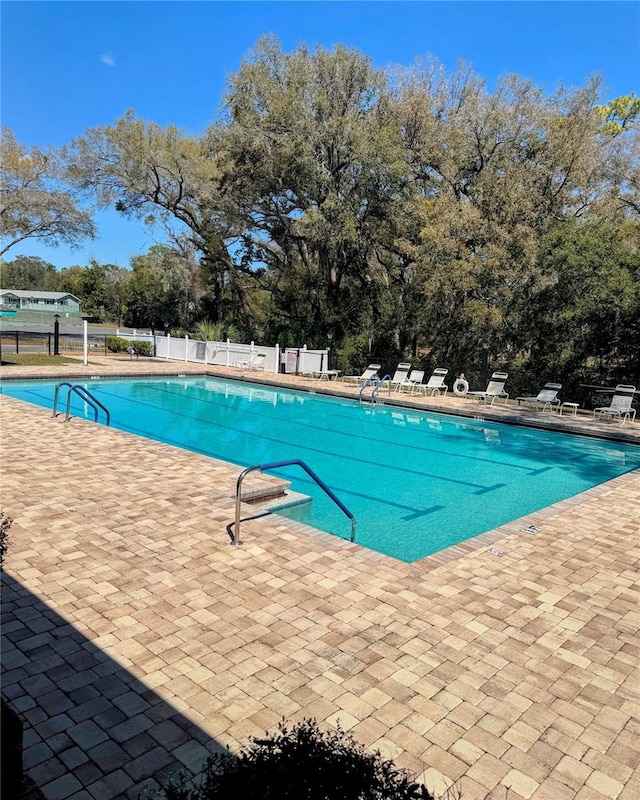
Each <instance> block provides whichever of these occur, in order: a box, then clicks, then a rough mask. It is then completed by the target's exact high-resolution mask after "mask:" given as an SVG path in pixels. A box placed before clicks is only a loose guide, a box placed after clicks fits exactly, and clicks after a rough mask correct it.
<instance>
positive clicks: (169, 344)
mask: <svg viewBox="0 0 640 800" xmlns="http://www.w3.org/2000/svg"><path fill="white" fill-rule="evenodd" d="M166 338H167V354H166V356H165V358H166V359H167V360H168V359H169V350H171V334H170V333H168V334H167V337H166Z"/></svg>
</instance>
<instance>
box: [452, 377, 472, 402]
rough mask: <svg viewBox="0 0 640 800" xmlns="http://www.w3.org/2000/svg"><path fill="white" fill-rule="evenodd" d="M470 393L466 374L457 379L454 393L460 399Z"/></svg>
mask: <svg viewBox="0 0 640 800" xmlns="http://www.w3.org/2000/svg"><path fill="white" fill-rule="evenodd" d="M468 391H469V381H468V380H467V379H466V378H465V377H464V372H461V373H460V377H459V378H456V380H455V381H454V384H453V393H454V394H455V395H457V396H458V397H463V396H464V395H465V394H466V393H467V392H468Z"/></svg>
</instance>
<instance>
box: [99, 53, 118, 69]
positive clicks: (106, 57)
mask: <svg viewBox="0 0 640 800" xmlns="http://www.w3.org/2000/svg"><path fill="white" fill-rule="evenodd" d="M100 61H101V62H102V63H103V64H106V65H107V66H108V67H115V65H116V60H115V58H114V57H113V56H112V55H111V53H103V54H102V55H101V56H100Z"/></svg>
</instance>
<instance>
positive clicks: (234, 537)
mask: <svg viewBox="0 0 640 800" xmlns="http://www.w3.org/2000/svg"><path fill="white" fill-rule="evenodd" d="M291 466H298V467H302V469H303V470H304V471H305V472H306V473H307V475H309V477H311V478H313V480H314V481H315V482H316V483H317V484H318V486H319V487H320V488H321V489H322V491H323V492H324V493H325V494H327V495H328V496H329V497H330V498H331V499H332V500H333V502H334V503H335V504H336V505H337V506H338V508H339V509H340V510H341V511H342V512H344V513H345V514H346V515H347V517H349V519H350V520H351V540H350V541H352V542H355V540H356V518H355V517H354V516H353V514H352V513H351V512H350V511H349V509H348V508H347V507H346V506H345V504H344V503H343V502H342V500H340V498H339V497H336V495H335V494H334V493H333V492H332V491H331V489H330V488H329V487H328V486H327V484H326V483H325V482H324V481H323V480H322V478H319V477H318V476H317V475H316V473H315V472H314V471H313V470H312V469H311V467H309V466H307V464H305V463H304V461H300V460H299V459H296V458H294V459H291V460H290V461H273V462H271V463H270V464H260V465H258V466H256V467H247V469H245V470H244V471H243V472H241V473H240V475H239V476H238V481H237V483H236V522H235V526H234V529H233V533H231V531H229V536H230V537H231V545H232V546H234V547H238V546H239V545H241V544H242V542H241V541H240V503H241V502H242V495H241V490H242V481H243V480H244V478H245V476H246V475H248V474H249V473H250V472H255V471H256V470H260V472H264V471H265V470H268V469H279V468H280V467H291Z"/></svg>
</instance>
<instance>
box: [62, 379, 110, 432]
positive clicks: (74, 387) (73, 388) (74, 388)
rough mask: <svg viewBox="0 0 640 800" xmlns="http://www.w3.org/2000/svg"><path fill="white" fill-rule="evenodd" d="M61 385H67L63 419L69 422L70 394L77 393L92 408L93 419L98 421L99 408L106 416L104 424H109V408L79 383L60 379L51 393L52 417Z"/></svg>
mask: <svg viewBox="0 0 640 800" xmlns="http://www.w3.org/2000/svg"><path fill="white" fill-rule="evenodd" d="M61 386H67V387H68V389H69V391H68V393H67V407H66V411H65V421H66V422H69V419H70V417H71V413H70V408H71V394H72V392H73V393H74V394H77V395H78V397H79V398H80V399H81V400H84V402H85V403H88V404H89V405H90V406H91V408H92V409H93V414H94V417H93V421H94V422H97V421H98V414H99V411H98V410H99V409H102V410H103V411H104V413H105V416H106V424H107V426H109V425H110V424H111V414H110V413H109V409H108V408H107V407H106V406H104V405H103V404H102V403H101V402H100V401H99V400H98V398H97V397H95V395H93V394H92V393H91V392H90V391H89V390H88V389H87V388H86V387H85V386H82V384H80V383H76V384H71V383H68V382H67V381H62V382H61V383H59V384H57V386H56V388H55V391H54V393H53V414H52V416H53V417H56V416H57V415H58V392H59V391H60V387H61Z"/></svg>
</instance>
